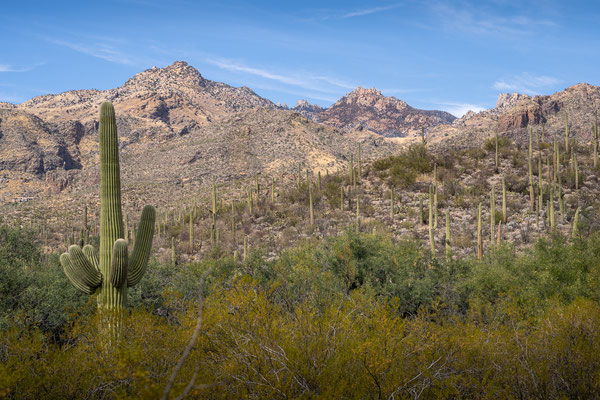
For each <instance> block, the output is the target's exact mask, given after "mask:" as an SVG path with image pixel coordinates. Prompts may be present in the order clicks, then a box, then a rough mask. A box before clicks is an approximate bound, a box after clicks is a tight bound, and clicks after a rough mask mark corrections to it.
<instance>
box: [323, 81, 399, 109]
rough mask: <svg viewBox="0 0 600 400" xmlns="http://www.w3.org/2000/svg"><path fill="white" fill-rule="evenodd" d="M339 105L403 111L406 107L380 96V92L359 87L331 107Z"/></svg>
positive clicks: (393, 99) (393, 98) (394, 99)
mask: <svg viewBox="0 0 600 400" xmlns="http://www.w3.org/2000/svg"><path fill="white" fill-rule="evenodd" d="M341 104H356V105H359V106H366V107H375V108H379V109H382V108H385V107H390V106H391V107H394V108H395V109H403V108H406V107H408V104H406V103H405V102H404V101H402V100H398V99H397V98H395V97H392V96H391V97H387V96H384V95H383V94H381V92H380V91H379V90H377V89H375V88H369V89H366V88H363V87H361V86H359V87H357V88H356V89H354V90H353V91H352V92H350V93H348V94H346V95H345V96H344V97H342V98H341V99H340V100H338V101H337V102H336V103H335V104H334V105H333V106H332V107H335V106H336V105H341Z"/></svg>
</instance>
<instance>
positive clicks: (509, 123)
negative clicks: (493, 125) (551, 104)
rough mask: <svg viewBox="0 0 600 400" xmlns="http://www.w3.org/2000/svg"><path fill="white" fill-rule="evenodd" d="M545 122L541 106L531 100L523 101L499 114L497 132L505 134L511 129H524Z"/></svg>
mask: <svg viewBox="0 0 600 400" xmlns="http://www.w3.org/2000/svg"><path fill="white" fill-rule="evenodd" d="M542 122H545V119H544V116H543V113H542V106H541V104H540V103H539V102H537V101H534V100H532V99H525V100H523V101H521V102H519V103H518V104H517V105H515V106H513V107H511V108H510V109H509V110H507V111H506V112H503V113H501V115H500V117H499V118H498V131H499V132H506V131H510V130H513V129H519V128H526V127H527V126H529V125H530V124H531V125H538V124H541V123H542Z"/></svg>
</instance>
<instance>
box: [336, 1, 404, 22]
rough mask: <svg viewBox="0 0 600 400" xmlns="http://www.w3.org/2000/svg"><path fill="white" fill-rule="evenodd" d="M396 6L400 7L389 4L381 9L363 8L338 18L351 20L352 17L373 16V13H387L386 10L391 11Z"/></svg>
mask: <svg viewBox="0 0 600 400" xmlns="http://www.w3.org/2000/svg"><path fill="white" fill-rule="evenodd" d="M398 6H400V4H391V5H389V6H383V7H372V8H364V9H362V10H355V11H351V12H348V13H346V14H343V15H341V16H340V17H338V18H340V19H346V18H353V17H362V16H364V15H370V14H375V13H378V12H382V11H388V10H391V9H393V8H396V7H398Z"/></svg>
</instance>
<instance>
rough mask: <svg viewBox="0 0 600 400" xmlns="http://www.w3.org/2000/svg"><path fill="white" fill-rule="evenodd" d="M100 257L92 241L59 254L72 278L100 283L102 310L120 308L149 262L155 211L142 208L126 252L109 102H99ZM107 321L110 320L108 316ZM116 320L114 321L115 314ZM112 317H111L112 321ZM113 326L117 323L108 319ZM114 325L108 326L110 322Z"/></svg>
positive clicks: (89, 289) (93, 285)
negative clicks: (137, 227) (133, 241)
mask: <svg viewBox="0 0 600 400" xmlns="http://www.w3.org/2000/svg"><path fill="white" fill-rule="evenodd" d="M98 130H99V134H100V140H99V141H100V202H101V209H100V257H99V260H98V258H97V256H96V252H95V250H94V248H93V247H92V246H89V245H88V246H85V247H84V248H83V251H82V250H81V248H80V247H79V246H76V245H74V246H71V247H70V248H69V253H64V254H62V255H61V257H60V260H61V264H62V265H63V269H64V271H65V274H66V275H67V277H68V278H69V280H70V281H71V283H72V284H73V285H74V286H75V287H76V288H78V289H80V290H82V291H84V292H85V293H88V294H92V293H94V292H95V291H96V289H98V288H100V290H99V293H98V297H97V302H98V308H100V309H102V310H110V311H112V310H121V309H122V308H124V307H125V306H126V305H127V287H128V286H133V285H135V284H137V283H138V282H139V281H140V280H141V278H142V276H143V274H144V272H145V271H146V266H147V264H148V257H149V256H150V250H151V246H152V237H153V235H154V225H155V218H156V213H155V211H154V208H153V207H152V206H146V207H144V209H143V210H142V217H141V221H140V225H139V229H138V234H137V240H136V241H135V246H134V248H133V252H132V253H131V256H129V257H128V249H127V241H125V240H124V237H125V232H124V229H123V214H122V210H121V178H120V167H119V143H118V135H117V124H116V120H115V112H114V108H113V106H112V104H111V103H109V102H106V103H103V104H102V106H101V108H100V126H99V128H98ZM110 318H111V321H113V319H112V317H110ZM114 321H118V318H117V319H116V320H114ZM114 321H113V322H114ZM110 324H111V325H112V327H113V328H115V327H118V326H117V325H113V323H112V322H111V323H110ZM111 329H112V328H111Z"/></svg>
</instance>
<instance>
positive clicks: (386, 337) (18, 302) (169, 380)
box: [0, 115, 600, 399]
mask: <svg viewBox="0 0 600 400" xmlns="http://www.w3.org/2000/svg"><path fill="white" fill-rule="evenodd" d="M113 120H114V116H113ZM101 127H102V125H101ZM101 129H102V128H101ZM541 129H542V130H541V131H539V130H538V131H537V132H536V131H535V130H534V128H533V127H532V128H531V129H530V130H529V132H528V137H527V138H525V140H519V139H518V138H513V139H509V138H507V137H502V136H499V135H497V134H494V135H490V138H489V139H488V140H487V141H486V142H485V143H484V144H483V146H480V147H471V148H468V149H454V150H452V149H448V150H447V152H445V153H440V152H439V151H433V150H432V149H431V148H430V146H429V144H428V143H427V140H426V137H425V134H423V136H422V138H421V140H420V141H418V142H415V143H413V144H410V145H409V146H407V147H406V148H405V149H404V150H403V151H401V152H399V153H398V154H395V155H392V156H389V157H386V158H382V159H377V160H364V159H363V157H362V155H361V150H360V146H359V145H357V148H356V152H352V153H351V154H349V155H348V157H347V159H348V166H347V168H345V169H343V170H342V169H340V170H336V171H329V170H326V171H321V170H319V171H312V170H310V169H306V168H305V167H304V166H303V165H299V166H298V168H297V172H296V174H295V175H294V176H293V177H288V178H279V177H275V176H268V177H267V176H262V175H259V174H255V175H254V176H253V177H251V178H249V179H247V180H244V181H240V182H235V183H232V184H224V183H218V182H215V181H214V180H213V182H212V184H211V187H210V189H209V190H207V191H205V192H201V193H197V194H196V195H195V196H193V197H190V198H181V199H171V200H172V206H171V207H167V208H163V209H160V208H159V209H157V211H156V218H155V219H154V218H151V217H153V216H154V212H153V209H151V208H146V209H145V210H144V211H143V212H142V217H141V222H140V226H139V227H138V226H136V225H130V224H129V221H130V218H129V213H128V212H127V210H125V212H124V217H122V216H121V215H118V214H120V211H119V213H113V214H110V215H112V217H111V219H110V220H106V221H103V222H100V229H98V227H97V224H98V220H99V219H98V218H97V215H91V214H90V213H89V212H88V210H91V209H92V207H89V208H88V207H87V205H86V206H85V207H84V208H83V211H84V212H82V213H81V217H80V219H81V222H80V223H77V224H76V225H75V224H73V225H74V226H70V227H69V226H67V227H61V228H62V229H52V227H47V226H45V225H43V224H39V223H36V222H35V220H32V219H30V220H29V223H19V222H18V221H17V220H15V219H14V218H11V219H8V218H7V219H5V220H4V221H2V222H1V223H0V274H2V275H1V276H0V278H1V279H0V304H1V305H2V307H0V332H1V335H0V396H4V397H8V398H25V399H38V398H64V397H67V398H92V399H103V398H160V397H162V398H183V397H189V398H256V399H262V398H327V399H330V398H361V399H363V398H375V399H397V398H411V399H416V398H482V399H484V398H498V397H499V398H515V399H540V398H544V399H562V398H596V397H597V396H598V395H597V393H598V390H599V389H600V388H599V387H598V386H599V385H600V383H599V381H598V376H600V356H599V355H598V353H597V352H596V350H597V345H598V343H599V342H600V333H599V332H600V304H599V301H600V233H599V229H598V222H599V215H598V212H599V211H600V203H599V201H598V199H599V197H598V187H597V175H598V172H599V171H598V168H599V166H598V154H597V140H598V138H597V134H596V133H597V132H598V128H597V124H596V125H594V127H593V132H594V134H593V136H592V138H591V142H584V141H583V140H577V137H576V136H575V135H574V133H573V132H571V131H570V129H569V122H568V116H566V115H565V131H564V134H562V132H561V135H560V136H559V135H557V134H556V133H555V132H553V134H552V135H550V134H549V133H548V132H545V131H544V130H543V127H541ZM115 145H116V143H115ZM115 149H116V147H115ZM113 163H114V160H113ZM116 170H117V172H118V161H117V169H116ZM111 171H112V172H113V175H112V181H113V184H114V182H115V180H116V179H117V177H116V176H115V175H114V171H115V170H114V165H113V169H112V170H111ZM102 182H103V185H104V184H105V181H102ZM103 187H104V186H103ZM113 189H114V185H113ZM113 194H115V193H114V191H113ZM108 200H110V201H109V203H108V204H111V205H112V206H114V205H115V204H116V202H117V197H116V196H115V197H114V198H109V197H107V196H104V195H103V198H102V201H108ZM118 201H119V209H120V200H118ZM104 206H105V204H104V203H103V207H104ZM148 210H152V211H148ZM131 214H133V213H131ZM149 214H152V215H149ZM133 216H134V215H131V217H132V218H131V220H132V221H133V220H134V218H133ZM32 221H33V223H32ZM109 222H110V223H112V222H115V226H113V227H112V228H108V225H107V224H108V223H109ZM153 231H154V232H155V235H154V241H153V249H154V251H153V252H152V254H150V248H149V246H150V245H149V243H150V240H151V238H152V235H153ZM103 235H104V236H106V237H105V238H104V239H103ZM111 235H112V236H111ZM115 242H116V243H118V244H119V245H118V246H114V248H112V249H110V246H113V245H114V244H115ZM107 243H108V244H107ZM109 244H110V246H109ZM103 245H105V246H106V249H104V250H102V249H103V248H104V247H102V246H103ZM80 246H82V247H83V250H80V249H79V248H80ZM98 246H100V252H101V256H100V264H102V255H103V254H104V256H105V258H106V259H105V261H104V263H105V265H104V268H105V269H102V268H101V267H96V266H95V262H94V260H95V259H96V258H95V255H94V252H95V251H96V250H95V249H96V248H98ZM49 249H50V250H49ZM67 249H68V250H69V252H68V253H67V254H69V256H68V257H70V258H68V259H67V255H65V254H63V255H62V256H59V254H60V253H61V252H64V251H65V250H67ZM86 249H87V250H86ZM107 249H109V250H110V251H108V250H107ZM129 249H133V251H132V254H131V257H129V256H128V255H129V253H128V251H129ZM103 251H104V253H102V252H103ZM80 253H81V254H80ZM84 253H85V254H84ZM111 255H112V259H111ZM83 257H87V260H88V264H89V265H88V264H85V258H83ZM138 258H139V259H138ZM148 258H149V259H148ZM74 259H77V260H79V261H78V262H79V264H81V265H79V266H77V265H75V264H76V262H73V261H72V260H74ZM68 260H71V262H69V261H68ZM115 260H117V261H118V263H117V261H115ZM119 263H120V264H119ZM61 264H62V266H61ZM83 264H85V265H83ZM119 265H120V266H121V269H120V270H119V269H114V268H116V267H118V266H119ZM146 265H147V268H146ZM126 266H129V268H131V269H130V270H129V271H131V272H130V273H131V274H132V275H131V276H130V277H133V278H131V279H132V282H131V283H132V284H131V285H130V284H129V278H128V276H127V274H128V272H127V268H125V267H126ZM111 268H113V269H111ZM123 268H125V269H123ZM63 270H64V272H63ZM83 270H85V271H88V272H90V274H91V275H85V276H83V275H80V274H79V275H78V274H77V273H76V271H83ZM94 271H95V272H94ZM105 271H107V272H105ZM119 271H120V272H119ZM123 271H125V272H123ZM144 272H145V273H144ZM65 273H66V276H65ZM67 277H69V279H70V280H71V282H72V283H73V284H74V286H75V287H73V286H72V285H70V284H69V280H68V279H67ZM92 281H93V282H92ZM105 283H107V284H110V285H112V286H114V287H110V288H108V290H110V291H111V293H112V292H115V293H117V292H118V293H117V294H116V295H115V298H118V299H120V302H116V303H113V302H104V301H97V299H98V298H100V300H102V299H104V297H102V296H104V295H101V293H103V291H104V290H107V289H106V288H104V287H102V288H101V290H97V288H98V287H100V285H101V284H102V285H104V284H105ZM128 286H130V287H129V290H128V291H127V287H128ZM76 287H77V288H78V289H79V290H77V289H76ZM119 291H120V292H119ZM98 292H99V293H100V294H99V293H98ZM127 292H128V293H127ZM89 294H92V296H90V295H89ZM123 295H124V296H126V297H123ZM99 296H100V297H99ZM104 308H105V309H107V311H109V312H115V310H118V313H119V320H118V323H117V324H113V325H112V326H111V329H110V330H109V331H108V332H107V330H106V329H99V327H103V326H105V323H106V319H105V314H103V312H101V311H102V310H103V309H104ZM113 328H114V329H113ZM115 331H116V332H115ZM107 334H108V335H109V338H108V340H107V338H106V336H107Z"/></svg>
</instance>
